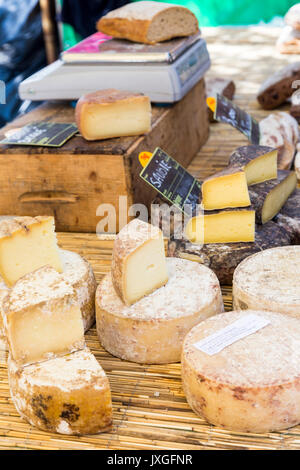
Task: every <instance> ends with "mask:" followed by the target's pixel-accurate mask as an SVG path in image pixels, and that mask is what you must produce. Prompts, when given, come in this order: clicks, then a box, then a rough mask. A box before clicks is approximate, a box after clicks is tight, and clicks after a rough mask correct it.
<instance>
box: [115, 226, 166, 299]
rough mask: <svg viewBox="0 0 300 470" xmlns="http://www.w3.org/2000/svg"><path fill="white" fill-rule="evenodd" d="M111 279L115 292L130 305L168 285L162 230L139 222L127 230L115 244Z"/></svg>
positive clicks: (118, 237) (125, 228)
mask: <svg viewBox="0 0 300 470" xmlns="http://www.w3.org/2000/svg"><path fill="white" fill-rule="evenodd" d="M111 275H112V282H113V285H114V288H115V290H116V292H117V294H118V295H119V297H120V298H121V299H122V300H123V302H124V303H125V304H126V305H131V304H133V303H134V302H137V301H138V300H139V299H141V298H142V297H144V296H145V295H148V294H150V293H151V292H153V291H154V290H155V289H158V288H159V287H161V286H162V285H164V284H166V282H167V281H168V274H167V268H166V259H165V248H164V240H163V235H162V232H161V230H160V229H159V228H157V227H154V226H153V225H150V224H147V223H145V222H143V221H142V220H139V219H134V220H132V221H131V222H130V223H129V224H128V225H126V226H125V227H123V228H122V230H120V232H119V234H118V235H117V237H116V240H115V243H114V247H113V255H112V267H111Z"/></svg>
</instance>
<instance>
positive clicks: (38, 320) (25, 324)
mask: <svg viewBox="0 0 300 470" xmlns="http://www.w3.org/2000/svg"><path fill="white" fill-rule="evenodd" d="M1 310H2V317H3V324H4V329H5V334H6V336H7V339H8V343H9V349H10V352H11V355H12V358H13V359H14V361H15V362H16V363H17V364H18V365H25V364H30V363H33V362H38V361H42V360H45V359H48V358H51V357H54V356H55V355H61V354H66V353H69V352H72V351H75V350H77V349H80V348H82V347H84V345H85V341H84V331H83V322H82V316H81V311H80V305H79V303H78V301H77V298H76V295H75V292H74V289H73V287H72V286H71V285H70V284H68V283H67V282H65V281H64V280H63V277H62V276H61V275H60V274H58V273H57V272H56V271H55V269H53V268H51V267H50V266H44V267H43V268H40V269H38V270H36V271H34V272H32V273H29V274H26V275H25V276H24V277H22V278H21V279H19V281H17V282H16V284H15V285H14V286H13V287H12V289H11V290H10V291H9V293H8V295H7V296H6V297H5V299H4V300H3V302H2V309H1Z"/></svg>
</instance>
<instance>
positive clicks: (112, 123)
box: [75, 89, 151, 140]
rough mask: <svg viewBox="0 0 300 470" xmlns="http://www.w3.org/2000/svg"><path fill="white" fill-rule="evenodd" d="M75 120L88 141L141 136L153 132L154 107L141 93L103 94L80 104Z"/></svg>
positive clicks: (100, 93)
mask: <svg viewBox="0 0 300 470" xmlns="http://www.w3.org/2000/svg"><path fill="white" fill-rule="evenodd" d="M75 118H76V123H77V126H78V129H79V131H80V133H81V135H82V136H83V137H84V138H85V139H86V140H102V139H110V138H111V137H122V136H131V135H141V134H145V133H146V132H149V131H150V130H151V104H150V100H149V98H148V96H144V95H142V94H141V93H131V92H127V91H119V90H114V89H107V90H101V91H97V92H94V93H89V94H87V95H84V96H82V97H81V98H80V99H79V100H78V102H77V105H76V110H75Z"/></svg>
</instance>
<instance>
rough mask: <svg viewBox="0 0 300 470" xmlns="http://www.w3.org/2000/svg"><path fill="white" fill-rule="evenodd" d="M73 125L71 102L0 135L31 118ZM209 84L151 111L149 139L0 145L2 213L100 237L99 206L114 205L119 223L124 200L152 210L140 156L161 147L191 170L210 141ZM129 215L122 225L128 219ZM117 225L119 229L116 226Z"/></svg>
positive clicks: (45, 110)
mask: <svg viewBox="0 0 300 470" xmlns="http://www.w3.org/2000/svg"><path fill="white" fill-rule="evenodd" d="M40 120H46V121H56V122H73V121H74V109H73V108H72V107H71V106H70V105H69V104H67V103H64V104H57V103H56V104H54V103H52V104H46V105H43V106H41V107H39V108H37V109H36V110H34V111H32V112H30V113H28V114H26V115H24V116H22V117H21V118H18V119H16V120H15V121H13V122H12V123H10V124H9V125H7V126H6V127H5V128H3V129H1V131H0V139H1V138H4V133H5V132H7V131H8V130H10V129H13V128H18V127H22V126H24V125H25V124H28V123H30V122H33V121H40ZM208 132H209V125H208V119H207V112H206V103H205V89H204V80H200V82H199V83H198V84H197V85H196V86H194V88H193V89H192V90H191V91H190V92H189V93H188V94H187V95H186V96H185V97H184V98H183V99H182V100H181V101H180V102H178V103H176V104H174V105H167V106H153V115H152V126H151V131H150V132H149V133H147V134H146V135H145V136H137V137H123V138H116V139H107V140H103V141H97V142H87V141H85V140H84V139H83V138H82V137H81V136H75V137H73V138H72V139H70V140H69V141H68V142H66V144H65V145H63V146H62V147H60V148H49V147H24V146H1V147H0V214H2V215H5V214H6V215H7V214H12V213H13V214H17V215H47V214H48V215H54V216H55V219H56V226H57V229H58V230H60V231H73V232H95V230H96V225H97V223H98V222H99V221H100V217H99V216H97V215H96V211H97V207H98V206H99V205H100V204H111V205H113V206H114V207H115V210H116V216H117V217H116V220H117V222H118V220H119V196H127V204H128V207H129V206H130V205H131V204H132V203H133V202H135V203H144V204H147V205H150V203H151V200H152V199H153V197H154V195H155V191H154V190H153V189H152V188H151V187H150V186H148V185H146V184H145V183H143V182H142V180H140V178H139V172H140V171H141V169H142V167H141V165H140V163H139V162H138V154H139V152H141V151H142V150H148V151H154V149H155V148H156V147H157V146H160V147H162V148H163V149H164V150H165V151H166V152H168V153H169V154H170V155H172V156H173V157H174V158H176V159H177V160H178V161H179V162H180V163H181V164H182V165H184V166H187V165H188V164H189V163H190V162H191V160H192V159H193V157H194V156H195V155H196V153H197V152H198V150H199V148H200V147H201V146H202V145H203V144H204V143H205V142H206V141H207V138H208ZM126 215H127V214H125V220H126ZM117 228H118V224H117Z"/></svg>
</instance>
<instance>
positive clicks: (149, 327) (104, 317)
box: [96, 258, 224, 364]
mask: <svg viewBox="0 0 300 470" xmlns="http://www.w3.org/2000/svg"><path fill="white" fill-rule="evenodd" d="M167 267H168V271H169V281H168V283H167V284H166V285H165V286H163V287H161V288H160V289H158V290H156V291H155V292H153V293H152V294H150V295H149V296H147V297H144V298H143V299H141V300H140V301H139V302H136V303H135V304H133V305H131V306H130V307H127V306H125V305H124V304H123V303H122V301H121V300H120V298H119V297H118V296H117V294H116V292H115V290H114V288H113V285H112V281H111V275H110V274H108V275H107V276H106V277H105V278H104V279H103V280H102V281H101V282H100V284H99V286H98V288H97V293H96V322H97V333H98V336H99V339H100V342H101V344H102V346H103V347H104V348H105V349H106V350H107V351H109V352H110V353H111V354H113V355H114V356H117V357H120V358H121V359H125V360H128V361H133V362H137V363H147V364H164V363H169V362H178V361H179V360H180V354H181V347H182V342H183V339H184V336H185V335H186V333H187V332H188V331H189V330H190V329H191V328H192V327H193V326H194V325H196V324H197V323H199V322H200V321H202V320H203V319H205V318H207V317H209V316H211V315H215V314H217V313H220V312H221V311H223V310H224V307H223V300H222V295H221V290H220V285H219V282H218V280H217V278H216V276H215V274H214V273H213V272H212V271H211V270H210V269H208V268H206V267H205V266H200V265H196V264H195V263H192V262H190V261H186V260H180V259H176V258H170V259H168V258H167Z"/></svg>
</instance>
